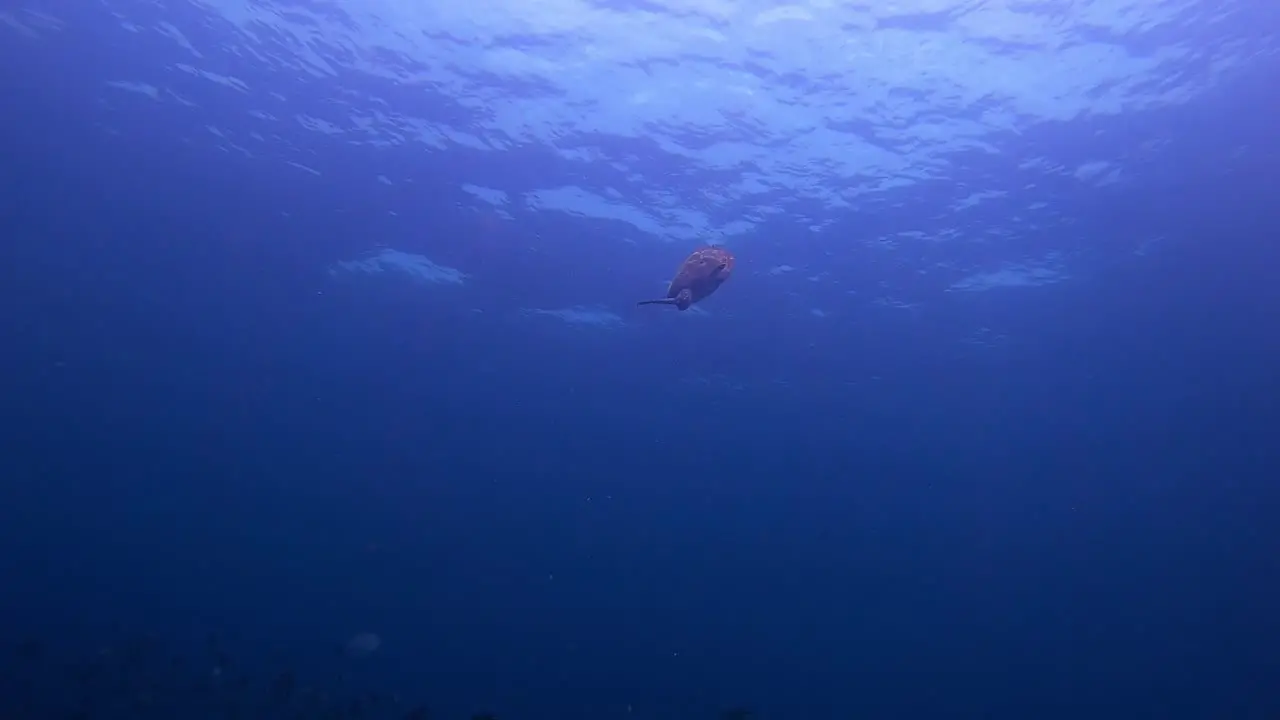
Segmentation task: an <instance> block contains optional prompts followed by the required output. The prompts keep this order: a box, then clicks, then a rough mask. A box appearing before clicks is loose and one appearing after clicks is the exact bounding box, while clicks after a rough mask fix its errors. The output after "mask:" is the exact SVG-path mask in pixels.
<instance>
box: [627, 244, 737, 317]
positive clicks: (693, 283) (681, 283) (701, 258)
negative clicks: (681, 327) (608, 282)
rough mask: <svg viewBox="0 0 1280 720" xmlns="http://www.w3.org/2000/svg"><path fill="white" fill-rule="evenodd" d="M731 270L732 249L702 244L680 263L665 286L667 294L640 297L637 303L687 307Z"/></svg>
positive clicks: (703, 295)
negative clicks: (651, 297)
mask: <svg viewBox="0 0 1280 720" xmlns="http://www.w3.org/2000/svg"><path fill="white" fill-rule="evenodd" d="M732 273H733V253H731V252H729V251H728V250H725V249H724V248H722V247H713V246H708V247H701V248H698V249H697V250H694V251H693V253H692V254H691V255H689V257H687V258H685V259H684V262H683V263H681V264H680V269H679V270H677V271H676V276H675V277H674V278H672V279H671V284H670V285H668V286H667V296H666V297H665V298H662V299H661V300H641V301H640V302H638V303H636V304H637V305H675V306H676V307H677V308H679V309H680V310H688V309H689V308H690V307H691V306H692V305H693V304H694V303H696V302H699V301H701V300H705V299H706V297H707V296H708V295H710V294H711V293H713V292H715V291H716V288H718V287H720V284H721V283H723V282H724V281H725V280H728V279H729V275H731V274H732Z"/></svg>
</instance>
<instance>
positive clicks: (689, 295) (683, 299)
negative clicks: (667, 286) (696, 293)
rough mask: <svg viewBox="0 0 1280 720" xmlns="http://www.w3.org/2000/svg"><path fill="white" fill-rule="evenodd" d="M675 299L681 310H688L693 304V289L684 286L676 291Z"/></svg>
mask: <svg viewBox="0 0 1280 720" xmlns="http://www.w3.org/2000/svg"><path fill="white" fill-rule="evenodd" d="M675 301H676V307H678V308H680V309H681V310H688V309H689V306H690V305H692V304H693V291H692V290H690V289H689V288H684V289H683V290H681V291H680V292H678V293H676V297H675Z"/></svg>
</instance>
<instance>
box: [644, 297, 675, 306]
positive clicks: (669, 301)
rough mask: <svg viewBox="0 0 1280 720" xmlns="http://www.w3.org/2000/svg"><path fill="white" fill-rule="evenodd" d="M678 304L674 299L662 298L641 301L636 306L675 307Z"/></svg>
mask: <svg viewBox="0 0 1280 720" xmlns="http://www.w3.org/2000/svg"><path fill="white" fill-rule="evenodd" d="M677 304H679V303H678V302H677V301H676V299H675V298H662V299H661V300H641V301H640V302H638V303H636V305H677Z"/></svg>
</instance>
